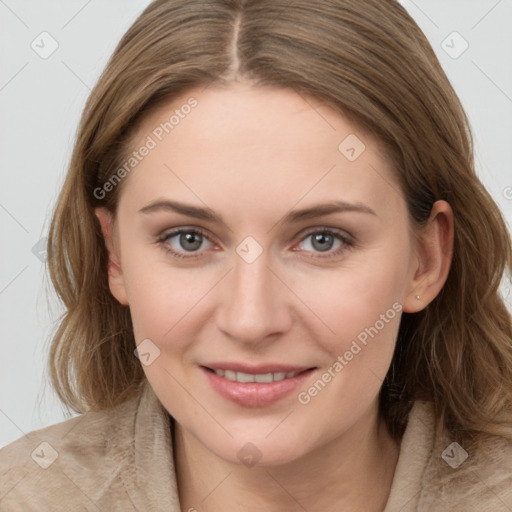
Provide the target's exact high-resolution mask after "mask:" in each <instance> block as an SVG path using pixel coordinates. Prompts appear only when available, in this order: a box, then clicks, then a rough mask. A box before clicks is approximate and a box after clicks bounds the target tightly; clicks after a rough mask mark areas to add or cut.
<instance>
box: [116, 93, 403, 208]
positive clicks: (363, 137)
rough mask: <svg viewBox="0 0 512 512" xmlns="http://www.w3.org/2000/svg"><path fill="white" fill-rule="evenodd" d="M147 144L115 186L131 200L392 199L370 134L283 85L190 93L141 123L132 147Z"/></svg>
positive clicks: (387, 173) (387, 172)
mask: <svg viewBox="0 0 512 512" xmlns="http://www.w3.org/2000/svg"><path fill="white" fill-rule="evenodd" d="M192 105H193V106H192ZM148 143H149V145H150V146H151V150H150V151H147V152H145V153H147V154H146V156H144V157H143V158H142V159H141V160H140V162H139V163H138V164H137V166H136V167H135V168H134V170H133V172H131V173H130V176H129V179H128V182H130V183H126V184H124V185H125V186H126V188H127V189H128V194H130V191H131V192H132V193H136V196H137V197H138V198H139V200H140V202H143V201H146V202H147V201H150V200H151V199H154V198H155V197H156V196H159V195H160V196H161V195H165V193H167V192H168V193H169V195H176V194H181V195H183V194H184V195H186V196H187V199H191V200H195V201H196V202H197V199H198V198H202V197H204V198H208V199H210V200H212V201H219V204H222V201H223V199H225V198H230V199H234V198H237V200H238V201H239V202H244V204H246V205H253V206H256V205H257V204H266V205H269V206H270V205H272V204H275V203H276V201H277V203H278V204H281V205H283V206H288V207H289V208H291V207H292V206H293V204H294V203H296V202H297V201H299V200H301V198H304V201H310V202H313V201H318V200H322V199H326V198H327V197H328V198H329V199H332V198H333V194H334V195H336V194H337V195H338V196H339V199H342V200H348V201H350V200H352V201H365V202H373V203H375V201H377V202H379V201H386V200H390V199H391V198H392V199H393V200H394V201H395V202H396V196H397V195H398V196H399V195H400V193H399V192H398V185H396V184H395V183H394V179H393V175H392V172H391V169H390V168H388V164H387V161H386V159H385V157H384V155H383V154H382V152H381V151H380V145H379V144H378V142H377V141H376V140H375V139H374V138H373V137H371V136H370V135H368V134H367V133H365V132H362V131H360V129H359V128H358V127H357V126H355V125H353V124H351V123H350V122H349V121H348V120H347V119H346V118H345V117H344V116H342V115H340V114H339V113H337V112H335V111H334V110H332V109H331V108H330V107H328V106H327V105H324V104H322V103H321V102H320V101H319V100H317V99H314V98H311V97H305V96H303V95H300V94H298V93H296V92H295V91H293V90H290V89H278V88H269V87H252V86H250V85H247V84H244V83H235V84H232V85H230V86H229V87H228V88H216V87H213V86H211V87H207V88H203V89H201V88H196V89H191V90H189V91H187V92H186V93H185V94H183V95H181V96H179V97H177V98H174V99H173V100H172V101H170V102H168V103H166V104H164V105H162V106H160V107H159V108H158V109H157V110H156V111H154V112H153V113H152V114H151V115H150V116H148V117H146V118H145V119H144V121H143V123H142V124H141V125H140V127H139V129H138V131H137V134H136V136H135V137H134V139H133V144H132V150H134V151H137V150H138V149H139V148H141V147H142V146H144V145H148ZM123 194H124V192H123ZM194 196H195V197H194ZM306 196H307V197H306ZM301 201H302V200H301ZM224 202H225V201H224ZM301 206H306V204H302V205H301Z"/></svg>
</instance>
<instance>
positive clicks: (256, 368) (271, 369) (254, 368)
mask: <svg viewBox="0 0 512 512" xmlns="http://www.w3.org/2000/svg"><path fill="white" fill-rule="evenodd" d="M201 366H204V367H206V368H210V369H211V370H231V371H233V372H242V373H249V374H255V375H256V374H264V373H280V372H283V373H290V372H302V371H304V370H310V369H312V368H313V367H312V366H293V365H289V364H280V363H265V364H257V365H250V364H245V363H236V362H228V361H226V362H219V363H205V364H203V365H201Z"/></svg>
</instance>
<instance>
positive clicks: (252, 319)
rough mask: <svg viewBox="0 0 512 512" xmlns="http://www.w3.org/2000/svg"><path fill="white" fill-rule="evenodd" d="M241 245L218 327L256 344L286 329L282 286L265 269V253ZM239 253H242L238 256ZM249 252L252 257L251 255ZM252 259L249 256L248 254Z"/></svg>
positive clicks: (267, 256)
mask: <svg viewBox="0 0 512 512" xmlns="http://www.w3.org/2000/svg"><path fill="white" fill-rule="evenodd" d="M244 248H245V249H247V246H244V244H243V243H242V244H240V246H239V247H238V248H237V253H238V254H235V255H234V258H233V265H234V267H233V271H232V272H230V275H229V276H228V279H227V283H226V284H225V286H226V290H225V291H226V293H225V294H224V295H223V300H222V304H221V305H220V308H221V312H220V316H219V328H220V329H221V330H223V331H224V332H225V334H227V335H229V336H231V337H233V338H235V339H238V340H239V341H245V342H250V341H254V342H255V341H258V340H261V339H263V338H265V337H266V336H268V335H270V334H274V333H277V332H282V331H283V330H285V329H287V328H288V327H289V313H287V312H286V304H285V298H284V297H283V290H282V289H279V288H280V287H281V288H282V284H281V283H280V282H279V280H277V279H276V278H275V276H274V275H273V274H272V272H271V271H270V270H269V268H268V266H270V265H271V262H270V257H269V254H268V252H266V251H263V250H262V251H260V253H259V254H257V255H255V253H254V247H252V248H251V247H250V245H249V249H248V250H246V251H245V252H243V249H244ZM240 251H242V252H241V254H240ZM251 251H252V254H251ZM248 254H249V255H250V256H251V257H248V256H247V255H248Z"/></svg>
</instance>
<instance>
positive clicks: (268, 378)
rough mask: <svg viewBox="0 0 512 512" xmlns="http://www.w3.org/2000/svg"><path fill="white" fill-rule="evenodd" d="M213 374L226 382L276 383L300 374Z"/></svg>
mask: <svg viewBox="0 0 512 512" xmlns="http://www.w3.org/2000/svg"><path fill="white" fill-rule="evenodd" d="M214 372H215V373H216V374H217V375H219V376H220V377H224V378H226V379H228V380H232V381H237V382H264V383H268V382H276V381H279V380H284V379H290V378H291V377H295V376H296V375H298V374H299V373H300V372H288V373H285V372H275V373H258V374H252V373H243V372H234V371H232V370H214Z"/></svg>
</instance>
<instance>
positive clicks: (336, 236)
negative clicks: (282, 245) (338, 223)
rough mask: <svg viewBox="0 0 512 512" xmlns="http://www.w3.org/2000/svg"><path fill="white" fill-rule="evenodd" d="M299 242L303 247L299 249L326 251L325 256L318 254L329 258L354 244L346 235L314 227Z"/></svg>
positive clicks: (314, 251)
mask: <svg viewBox="0 0 512 512" xmlns="http://www.w3.org/2000/svg"><path fill="white" fill-rule="evenodd" d="M301 244H303V247H302V249H300V250H305V251H309V252H313V253H326V256H320V257H321V258H331V257H335V256H338V255H340V254H341V253H342V252H343V251H344V250H346V249H349V248H351V247H353V246H354V242H353V240H351V238H350V237H349V236H348V235H345V234H343V233H342V232H338V231H337V230H333V229H328V228H322V229H315V230H314V231H310V232H309V233H307V234H306V236H305V237H304V238H303V239H302V242H301ZM299 245H300V244H299ZM294 250H297V249H294ZM313 257H317V256H313Z"/></svg>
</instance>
